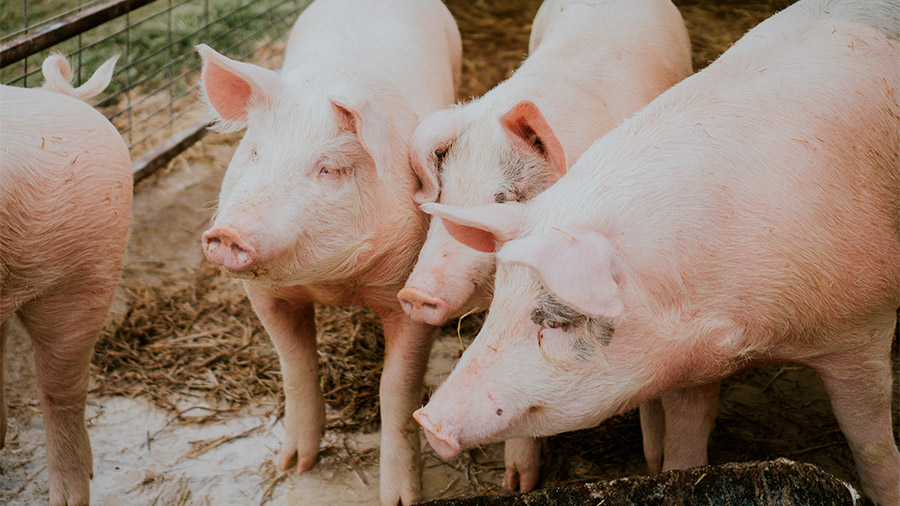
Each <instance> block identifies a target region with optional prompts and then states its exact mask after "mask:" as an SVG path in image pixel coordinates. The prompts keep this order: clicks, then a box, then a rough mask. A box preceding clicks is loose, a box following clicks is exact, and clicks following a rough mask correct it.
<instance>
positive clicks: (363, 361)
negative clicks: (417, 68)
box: [0, 0, 900, 505]
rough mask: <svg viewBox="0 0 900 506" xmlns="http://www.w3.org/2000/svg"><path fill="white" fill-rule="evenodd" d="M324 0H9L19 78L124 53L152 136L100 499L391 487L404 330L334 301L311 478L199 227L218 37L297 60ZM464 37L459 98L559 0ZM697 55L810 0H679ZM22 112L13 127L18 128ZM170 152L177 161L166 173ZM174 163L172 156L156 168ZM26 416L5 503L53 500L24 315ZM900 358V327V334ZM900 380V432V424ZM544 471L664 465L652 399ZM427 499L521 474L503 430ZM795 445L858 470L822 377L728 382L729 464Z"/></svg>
mask: <svg viewBox="0 0 900 506" xmlns="http://www.w3.org/2000/svg"><path fill="white" fill-rule="evenodd" d="M305 3H306V2H305V0H225V1H217V0H155V1H150V0H114V1H107V2H96V1H90V0H84V1H78V2H76V1H74V0H31V1H29V0H22V1H21V2H17V1H16V0H3V3H2V12H0V23H2V24H0V66H2V69H0V81H2V83H4V84H11V85H14V86H28V87H32V86H39V85H40V84H41V83H42V78H41V77H40V62H41V61H42V60H43V58H44V57H45V56H46V55H47V54H49V52H50V51H59V52H63V53H64V54H67V55H69V59H70V61H71V62H72V64H73V69H74V72H75V81H76V83H77V82H80V81H81V80H84V79H86V78H87V77H88V76H89V75H90V74H91V73H92V72H93V70H94V69H95V68H96V67H97V66H98V65H99V64H100V62H102V61H104V60H105V59H106V58H108V57H110V56H112V55H114V54H119V55H120V59H119V63H118V65H117V69H116V73H115V76H114V80H113V83H112V84H111V85H110V87H109V88H108V89H107V90H106V92H104V94H103V95H101V97H100V98H99V100H98V101H96V104H97V107H98V109H100V110H101V111H102V112H103V113H104V114H106V116H107V117H109V118H110V119H111V120H112V121H113V123H114V124H115V125H116V126H117V127H118V128H119V130H120V132H121V133H122V134H123V137H124V138H125V140H126V142H127V143H128V145H129V147H130V148H131V154H132V160H133V162H134V168H135V178H136V179H138V180H140V182H139V184H137V185H136V186H135V192H134V193H135V197H134V208H133V212H132V216H133V222H132V233H131V238H130V244H129V249H128V254H127V258H126V265H125V269H124V273H123V280H122V283H121V287H120V289H119V291H118V293H117V297H116V302H115V303H114V306H113V310H112V314H111V317H110V323H109V324H108V325H107V327H106V329H105V331H104V332H103V334H102V335H101V337H100V340H99V341H98V343H97V346H96V350H95V353H94V359H93V369H92V376H91V387H90V394H89V399H88V410H87V420H88V429H89V433H90V437H91V442H92V446H93V452H94V479H93V481H92V484H91V493H92V501H93V503H95V504H102V505H118V504H135V505H142V504H148V505H149V504H179V505H181V504H266V503H269V504H310V505H317V504H371V503H374V502H377V497H378V465H377V463H378V439H379V437H378V432H377V431H378V398H377V394H378V379H379V375H380V371H381V358H382V354H383V342H382V339H381V327H380V324H379V323H378V321H377V319H375V318H374V316H373V315H372V314H371V313H370V312H369V311H367V310H365V309H362V308H355V307H351V308H340V309H335V308H326V307H318V308H317V311H316V318H317V321H318V324H319V336H318V340H319V362H320V371H321V375H322V378H321V382H322V388H323V391H324V392H325V398H326V402H327V422H326V428H327V433H326V435H325V437H324V438H323V441H322V445H321V447H320V461H319V464H318V465H317V467H316V468H314V469H313V470H312V471H310V472H308V473H306V474H304V475H301V476H297V475H295V474H293V473H292V472H290V471H289V472H288V473H280V472H278V471H277V470H276V468H275V465H274V457H275V454H276V452H277V450H278V447H279V446H280V442H281V438H282V436H283V429H282V428H281V425H280V417H281V415H282V410H283V396H282V393H281V386H280V374H279V365H278V359H277V355H276V354H275V351H274V349H273V348H272V345H271V343H270V341H269V339H268V337H267V336H266V334H265V332H264V331H263V329H262V327H261V325H260V323H259V321H258V320H257V318H256V316H255V315H254V313H253V311H252V309H251V308H250V305H249V302H248V301H247V300H246V297H245V296H244V294H243V290H242V288H241V287H240V285H239V283H237V282H236V281H235V280H233V279H231V278H229V277H228V276H226V275H222V274H220V273H219V272H217V270H216V269H215V268H214V267H213V266H212V265H211V264H209V263H208V262H207V261H206V260H205V259H204V257H203V255H202V252H201V249H200V245H199V242H200V234H201V233H202V231H203V230H204V229H205V228H206V226H207V225H208V223H209V220H210V217H211V215H212V213H213V211H214V205H215V202H216V198H217V194H218V187H219V184H220V182H221V179H222V175H223V174H224V170H225V167H226V166H227V164H228V161H229V159H230V157H231V154H232V152H233V150H234V147H235V146H236V144H237V141H238V140H239V139H240V134H239V133H238V134H227V135H222V134H209V135H206V136H204V134H205V133H206V132H205V129H204V128H203V126H204V123H203V118H202V115H203V113H202V110H201V108H200V107H199V106H198V105H197V92H196V85H197V80H198V69H199V57H198V56H197V55H196V54H194V53H193V52H192V47H193V46H194V45H195V44H197V43H200V42H205V43H208V44H210V45H211V46H213V47H214V48H215V49H217V50H219V51H221V52H223V53H224V54H226V55H227V56H230V57H233V58H237V59H243V60H247V61H252V62H254V63H258V64H261V65H264V66H267V67H270V68H277V67H278V65H279V64H280V59H281V53H282V49H283V47H284V43H285V39H286V34H287V31H288V30H289V29H290V27H291V24H292V22H293V19H294V18H295V17H296V15H297V13H298V12H300V11H301V10H302V9H303V7H304V5H305ZM446 3H447V5H448V7H449V8H450V10H451V12H452V13H453V15H454V17H455V18H456V20H457V23H458V24H459V28H460V31H461V34H462V39H463V79H462V83H461V86H460V89H459V92H458V96H457V98H458V99H459V100H467V99H468V98H470V97H475V96H480V95H481V94H483V93H484V92H486V91H487V90H489V89H490V88H491V87H492V86H494V85H495V84H497V83H498V82H500V81H501V80H503V79H505V78H506V77H508V76H509V75H510V74H511V73H512V71H513V70H514V69H515V68H516V66H517V65H518V63H519V62H520V61H521V60H522V59H523V58H524V56H525V54H526V52H527V42H528V34H529V30H530V26H531V20H532V19H533V17H534V14H535V12H536V11H537V8H538V6H539V5H540V0H522V1H519V0H447V2H446ZM675 3H676V5H678V7H679V9H680V10H681V12H682V15H683V16H684V18H685V22H686V24H687V27H688V30H689V32H690V36H691V40H692V45H693V51H694V52H693V61H694V68H695V70H699V69H701V68H702V67H704V66H706V65H707V64H708V63H709V62H710V61H712V60H713V59H715V58H716V57H717V56H718V55H719V54H721V53H722V52H723V51H724V50H725V49H727V48H728V47H729V45H730V44H731V43H733V42H734V41H735V40H737V39H738V38H739V37H740V36H741V35H742V34H743V33H744V32H746V31H747V30H748V29H749V28H751V27H752V26H754V25H756V24H757V23H758V22H760V21H762V20H763V19H765V18H766V17H768V16H770V15H771V14H773V13H774V12H776V11H777V10H779V9H781V8H784V7H785V6H787V5H788V4H790V3H791V2H790V1H789V0H743V1H741V0H726V1H711V0H678V1H675ZM0 128H10V125H0ZM156 169H160V170H156ZM154 171H156V172H154ZM481 319H482V317H481V316H479V315H474V316H469V317H467V318H465V319H463V320H462V321H461V322H460V323H459V324H458V323H457V322H454V323H452V324H448V325H446V326H445V327H444V328H442V329H441V332H440V336H439V338H438V340H437V342H436V344H435V347H434V350H433V352H432V357H431V361H430V364H429V372H428V376H427V378H426V381H427V385H428V388H429V389H432V390H433V389H434V388H436V387H437V386H438V385H439V384H440V382H441V381H442V380H443V378H444V377H446V375H447V374H448V373H449V371H450V369H451V368H452V365H453V363H454V362H455V361H456V360H457V359H458V358H459V356H460V355H461V353H462V351H463V349H464V347H465V345H466V344H467V343H468V342H470V341H471V339H472V338H473V337H474V335H475V334H476V333H477V330H478V326H479V323H480V321H481ZM5 358H6V389H7V395H8V400H9V415H10V417H9V423H10V427H9V432H8V434H7V443H6V447H5V448H4V449H3V450H2V451H0V503H3V504H10V505H26V504H41V503H46V502H47V497H48V490H47V470H46V463H45V454H44V448H43V425H42V419H41V413H40V404H39V401H38V393H37V388H36V384H35V381H34V377H33V372H32V362H31V344H30V343H29V341H28V339H27V336H26V335H25V334H24V332H23V331H22V330H21V329H20V328H19V327H18V326H16V325H13V328H12V331H11V333H10V336H9V342H8V343H7V349H6V357H5ZM893 358H894V363H895V367H894V370H895V371H896V370H897V365H898V363H900V360H898V350H897V339H896V338H895V342H894V348H893ZM898 388H900V387H898V381H897V378H896V376H895V378H894V398H893V403H894V404H893V413H894V432H895V434H897V433H898V423H900V421H898V417H897V416H896V414H897V409H898V408H897V403H898ZM545 450H546V451H545V452H544V456H543V462H542V478H541V482H540V484H539V486H541V487H548V486H553V485H559V484H564V483H574V482H579V481H583V480H585V479H591V478H594V479H596V478H604V479H612V478H619V477H622V476H628V475H632V474H641V473H644V472H645V465H644V463H643V454H642V450H641V435H640V427H639V423H638V418H637V413H636V412H630V413H626V414H623V415H621V416H618V417H615V418H613V419H610V420H608V421H606V422H605V423H603V424H602V425H600V426H599V427H596V428H594V429H590V430H586V431H580V432H575V433H568V434H562V435H559V436H555V437H552V438H550V439H549V441H548V443H547V448H545ZM423 455H424V459H425V463H424V466H423V467H424V496H425V498H426V499H435V498H440V497H455V496H461V495H472V494H491V493H502V485H501V483H502V477H503V451H502V446H501V445H489V446H486V447H483V448H478V449H474V450H470V451H467V452H464V453H463V455H462V456H461V457H460V458H459V459H458V460H456V461H453V462H444V461H442V460H441V459H440V458H438V457H437V456H436V455H435V454H434V453H433V452H432V451H431V450H430V449H429V448H428V447H427V445H425V446H424V451H423ZM777 457H788V458H790V459H793V460H798V461H803V462H809V463H813V464H816V465H818V466H820V467H821V468H823V469H824V470H826V471H828V472H829V473H832V474H834V475H835V476H837V477H839V478H842V479H844V480H847V481H848V482H850V483H853V484H857V485H858V483H857V482H858V480H857V477H856V472H855V468H854V464H853V459H852V456H851V454H850V451H849V448H848V446H847V443H846V440H845V439H844V437H843V435H842V434H841V433H840V430H839V429H838V426H837V423H836V421H835V420H834V418H833V415H832V413H831V409H830V406H829V403H828V400H827V396H826V394H825V392H824V388H823V387H822V385H821V382H820V381H819V380H818V378H817V377H816V376H815V374H814V373H812V372H811V371H809V370H808V369H805V368H801V367H795V366H771V367H760V368H753V369H748V370H746V371H743V372H741V373H739V374H737V375H735V376H733V377H731V378H729V379H727V380H726V381H725V382H724V383H723V388H722V394H721V398H720V408H719V416H718V418H717V422H716V427H715V429H714V430H713V433H712V438H711V441H710V446H709V459H710V463H712V464H720V463H726V462H733V461H748V460H766V459H772V458H777Z"/></svg>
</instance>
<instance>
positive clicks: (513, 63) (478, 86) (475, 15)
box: [445, 0, 541, 100]
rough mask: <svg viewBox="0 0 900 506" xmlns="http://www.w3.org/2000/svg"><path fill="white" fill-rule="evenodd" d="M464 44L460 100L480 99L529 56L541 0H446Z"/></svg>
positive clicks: (458, 94)
mask: <svg viewBox="0 0 900 506" xmlns="http://www.w3.org/2000/svg"><path fill="white" fill-rule="evenodd" d="M445 3H446V5H447V8H448V9H449V10H450V12H451V13H452V14H453V17H454V18H456V23H457V25H458V26H459V32H460V35H461V36H462V43H463V61H462V82H461V83H460V86H459V90H458V91H457V94H456V96H457V98H459V99H460V100H468V99H469V98H471V97H479V96H481V95H483V94H484V93H485V92H487V91H488V90H490V89H491V88H493V87H494V86H495V85H496V84H497V83H499V82H500V81H503V80H504V79H506V78H508V77H509V76H511V75H512V74H513V71H514V70H515V69H516V68H518V66H519V64H520V63H522V60H524V59H525V57H526V56H527V55H528V37H529V35H530V34H531V22H532V21H533V20H534V15H535V14H536V13H537V10H538V7H540V5H541V0H446V1H445Z"/></svg>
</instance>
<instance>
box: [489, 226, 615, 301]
mask: <svg viewBox="0 0 900 506" xmlns="http://www.w3.org/2000/svg"><path fill="white" fill-rule="evenodd" d="M497 259H498V260H499V261H501V262H509V263H512V264H517V265H524V266H526V267H530V268H532V269H534V271H535V272H536V273H537V276H538V279H540V281H541V284H542V285H544V288H545V289H546V290H547V291H548V292H550V293H551V294H553V296H554V297H556V298H557V299H559V300H561V301H562V302H563V303H565V304H568V305H570V306H572V307H573V308H575V309H577V310H578V311H580V312H581V313H583V314H585V315H586V316H588V317H591V318H616V317H618V316H619V315H621V314H622V310H623V309H624V305H623V304H622V299H621V297H620V296H619V285H618V283H617V281H616V278H617V277H618V269H617V267H616V250H615V248H614V247H613V245H612V244H611V243H610V242H609V239H607V238H606V237H604V236H603V235H601V234H598V233H596V232H583V233H578V232H572V233H570V232H566V231H562V230H557V229H554V230H553V231H551V232H548V233H544V234H539V235H534V236H530V237H526V238H524V239H517V240H514V241H510V242H508V243H506V244H504V245H503V248H502V249H501V250H500V251H499V252H498V253H497Z"/></svg>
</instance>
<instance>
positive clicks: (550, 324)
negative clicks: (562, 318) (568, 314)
mask: <svg viewBox="0 0 900 506" xmlns="http://www.w3.org/2000/svg"><path fill="white" fill-rule="evenodd" d="M541 327H544V328H548V329H560V330H562V331H563V332H565V331H567V330H569V324H568V323H565V322H559V321H554V320H543V321H541Z"/></svg>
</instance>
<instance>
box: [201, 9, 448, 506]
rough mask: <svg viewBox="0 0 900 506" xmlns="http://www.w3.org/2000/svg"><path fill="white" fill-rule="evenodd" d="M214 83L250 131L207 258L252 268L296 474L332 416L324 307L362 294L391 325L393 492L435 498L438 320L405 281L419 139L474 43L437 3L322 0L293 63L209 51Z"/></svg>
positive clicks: (411, 255)
mask: <svg viewBox="0 0 900 506" xmlns="http://www.w3.org/2000/svg"><path fill="white" fill-rule="evenodd" d="M198 50H199V52H200V54H201V56H202V58H203V90H204V94H205V99H206V100H207V102H208V104H209V105H210V108H211V110H212V111H213V112H214V114H215V116H216V118H215V119H217V120H218V122H219V128H220V129H222V130H234V129H240V128H244V127H246V128H247V131H246V133H245V134H244V137H243V139H242V140H241V142H240V145H239V146H238V147H237V150H236V151H235V154H234V157H233V158H232V160H231V163H230V165H229V167H228V170H227V172H226V174H225V178H224V180H223V183H222V189H221V193H220V196H219V206H218V213H217V215H216V217H215V220H214V223H213V224H212V227H211V228H210V229H209V230H207V231H206V232H205V233H204V235H203V246H204V250H205V254H206V256H207V257H208V258H209V259H210V260H211V261H212V262H214V263H216V264H217V265H220V266H222V267H223V268H224V269H225V270H226V271H228V272H229V273H231V274H233V275H235V276H237V277H240V278H243V279H244V280H245V282H244V286H245V288H246V291H247V294H248V296H249V298H250V301H251V303H252V305H253V308H254V310H255V311H256V313H257V315H258V316H259V318H260V320H261V321H262V323H263V325H264V326H265V328H266V331H267V332H268V334H269V336H270V337H271V339H272V342H273V343H274V344H275V348H276V350H277V351H278V355H279V359H280V363H281V370H282V374H283V384H284V390H285V399H286V401H285V418H284V425H285V440H284V441H283V443H282V447H281V451H280V452H279V455H278V467H279V469H281V470H285V469H288V468H290V467H291V466H294V465H296V471H297V472H298V473H303V472H305V471H307V470H308V469H310V468H311V467H312V466H313V465H314V464H315V462H316V459H317V454H318V449H319V440H320V437H321V434H322V431H323V425H324V421H325V406H324V399H323V395H322V391H321V388H320V386H319V376H318V361H317V355H316V328H315V319H314V310H313V304H314V303H319V304H325V305H346V304H360V305H365V306H368V307H370V308H372V309H373V310H374V311H375V312H376V313H377V314H378V315H379V316H380V317H381V319H382V321H383V323H384V330H385V337H386V351H385V363H384V372H383V375H382V378H381V387H380V395H381V396H380V401H381V421H382V440H381V441H382V444H381V459H380V469H381V490H380V495H381V502H382V503H383V504H385V505H387V504H390V505H396V504H397V503H398V502H402V503H403V504H411V503H413V502H415V501H417V500H418V499H419V498H420V495H421V477H420V474H421V472H420V466H421V464H420V462H419V451H420V449H419V446H420V445H419V435H418V434H419V433H418V427H417V425H416V424H415V421H414V420H413V419H412V416H411V415H412V412H413V410H414V409H415V408H417V407H418V406H420V405H421V402H422V395H423V381H424V373H425V369H426V366H427V361H428V354H429V350H430V348H431V344H432V339H433V334H434V332H433V331H434V328H433V327H432V326H429V325H426V324H422V323H419V322H415V321H413V320H411V319H409V318H408V317H407V316H406V314H405V313H404V312H403V310H402V309H401V307H400V303H399V301H398V300H397V292H398V291H399V290H400V289H401V288H402V286H403V282H404V281H405V279H406V278H407V276H408V275H409V272H410V271H411V270H412V267H413V264H414V263H415V260H416V255H417V254H418V250H419V248H420V247H421V245H422V242H423V241H424V240H425V231H426V227H427V217H426V215H424V213H422V212H421V210H419V209H418V207H417V205H416V202H415V200H414V198H413V197H414V194H415V191H416V187H417V180H416V177H415V174H414V173H413V171H412V169H411V168H410V164H409V139H410V137H411V136H412V133H413V130H414V129H415V127H416V125H417V124H418V122H419V121H420V120H421V119H422V118H424V117H425V116H426V115H428V114H430V113H431V112H433V111H436V110H438V109H441V108H443V107H446V106H448V105H449V104H450V103H452V101H453V99H454V94H455V89H456V85H457V84H458V82H459V73H460V57H461V42H460V36H459V31H458V29H457V27H456V23H455V21H454V20H453V17H452V16H451V15H450V12H449V11H448V10H447V9H446V7H444V5H443V4H442V3H441V2H439V1H437V0H427V1H423V0H403V1H396V2H363V1H359V0H334V1H321V0H320V1H317V2H314V3H312V4H311V5H310V6H309V7H308V8H307V9H306V10H305V11H304V12H303V13H302V14H301V16H300V17H299V18H298V20H297V22H296V24H295V25H294V28H293V30H292V32H291V35H290V39H289V40H288V45H287V49H286V54H285V62H284V65H283V67H282V68H281V69H280V71H272V70H267V69H264V68H262V67H259V66H256V65H252V64H249V63H242V62H237V61H233V60H230V59H228V58H226V57H224V56H222V55H220V54H218V53H216V52H215V51H213V50H212V49H210V48H209V47H208V46H203V45H201V46H198Z"/></svg>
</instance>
